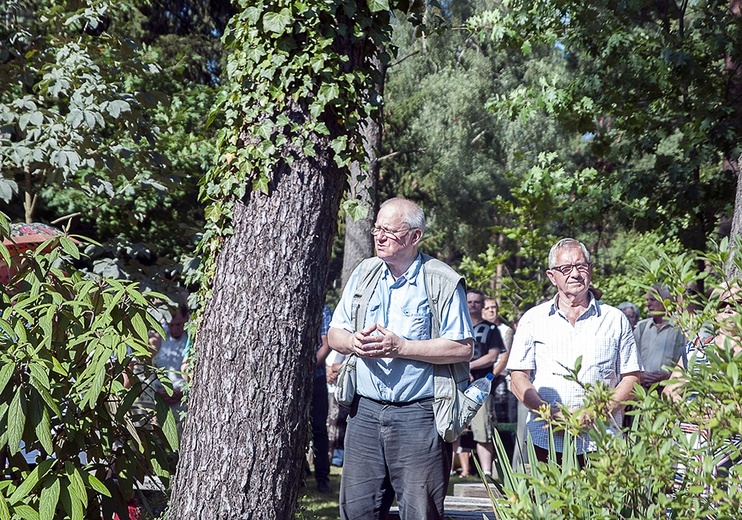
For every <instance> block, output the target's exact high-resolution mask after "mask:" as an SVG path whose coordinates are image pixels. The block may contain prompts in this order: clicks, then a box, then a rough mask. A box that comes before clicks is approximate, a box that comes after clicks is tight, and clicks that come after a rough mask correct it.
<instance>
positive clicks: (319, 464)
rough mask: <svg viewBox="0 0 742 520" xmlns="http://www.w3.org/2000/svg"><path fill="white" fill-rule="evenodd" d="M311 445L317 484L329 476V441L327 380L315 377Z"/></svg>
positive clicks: (325, 480) (326, 479)
mask: <svg viewBox="0 0 742 520" xmlns="http://www.w3.org/2000/svg"><path fill="white" fill-rule="evenodd" d="M312 445H313V446H314V478H315V480H316V481H317V483H318V484H319V483H320V482H327V481H328V479H329V477H330V458H329V456H328V452H329V449H330V448H329V442H328V440H327V381H326V380H325V377H324V376H322V377H315V378H314V386H313V388H312Z"/></svg>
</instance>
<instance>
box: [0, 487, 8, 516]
mask: <svg viewBox="0 0 742 520" xmlns="http://www.w3.org/2000/svg"><path fill="white" fill-rule="evenodd" d="M0 520H10V510H9V509H8V502H7V501H6V500H5V497H4V496H3V495H2V493H0Z"/></svg>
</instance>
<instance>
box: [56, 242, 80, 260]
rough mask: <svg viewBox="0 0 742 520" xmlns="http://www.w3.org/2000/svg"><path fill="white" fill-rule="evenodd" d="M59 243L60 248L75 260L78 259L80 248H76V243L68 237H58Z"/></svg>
mask: <svg viewBox="0 0 742 520" xmlns="http://www.w3.org/2000/svg"><path fill="white" fill-rule="evenodd" d="M59 244H60V245H61V246H62V249H63V250H64V252H65V253H67V254H68V255H70V256H71V257H72V258H74V259H75V260H79V259H80V250H79V249H78V248H77V245H75V243H74V242H73V241H72V240H71V239H70V238H68V237H59Z"/></svg>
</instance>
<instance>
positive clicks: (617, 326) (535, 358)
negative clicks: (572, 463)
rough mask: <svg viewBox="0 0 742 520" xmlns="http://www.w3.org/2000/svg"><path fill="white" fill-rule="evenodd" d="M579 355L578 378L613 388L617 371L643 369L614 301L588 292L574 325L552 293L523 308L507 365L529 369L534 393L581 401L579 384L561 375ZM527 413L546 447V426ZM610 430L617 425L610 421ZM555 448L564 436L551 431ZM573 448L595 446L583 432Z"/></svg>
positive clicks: (573, 403)
mask: <svg viewBox="0 0 742 520" xmlns="http://www.w3.org/2000/svg"><path fill="white" fill-rule="evenodd" d="M580 356H582V368H581V369H580V372H579V373H578V378H579V380H580V381H581V382H583V383H596V382H598V381H602V382H604V383H605V384H606V385H608V386H609V387H610V388H615V387H616V386H617V385H618V383H619V381H620V380H621V376H622V374H627V373H630V372H636V371H640V370H642V366H641V361H640V359H639V355H638V353H637V348H636V342H635V341H634V334H633V332H632V331H631V325H630V324H629V321H628V319H627V318H626V316H625V315H624V314H623V312H621V311H619V310H618V309H616V308H615V307H611V306H610V305H606V304H604V303H602V302H600V301H598V300H595V299H594V298H593V297H592V295H591V296H590V305H589V306H588V308H587V310H586V311H585V312H584V313H583V314H582V315H581V316H580V317H579V318H578V319H577V321H576V322H575V325H574V326H572V324H571V323H570V322H569V320H568V319H567V317H566V316H565V315H564V314H563V313H562V312H561V311H560V310H559V309H558V307H557V303H556V298H554V299H552V300H550V301H548V302H545V303H542V304H541V305H538V306H536V307H534V308H533V309H531V310H529V311H528V312H526V313H525V314H524V315H523V317H522V318H521V320H520V322H519V323H518V329H517V331H516V333H515V337H514V338H513V346H512V350H511V352H510V359H509V362H508V369H510V370H530V371H531V375H532V380H533V385H534V386H535V387H536V391H538V393H539V395H540V396H541V397H542V398H543V399H544V400H545V401H546V402H548V403H550V404H563V405H565V406H567V407H568V408H579V407H580V406H581V405H582V399H583V397H584V394H585V392H584V390H583V389H582V387H580V385H578V384H577V383H575V382H572V381H567V380H566V379H565V378H564V376H565V375H566V374H567V373H568V369H572V368H574V367H575V363H576V362H577V359H578V358H579V357H580ZM614 417H615V419H616V424H618V425H620V424H621V421H622V417H621V412H620V411H617V412H615V414H614ZM543 425H544V423H543V422H542V421H540V420H537V418H536V416H535V415H534V414H533V413H529V415H528V431H529V433H530V435H531V438H532V439H533V443H534V444H535V445H536V446H540V447H542V448H545V449H548V447H549V430H548V429H546V428H543ZM609 429H610V430H611V432H612V433H615V434H618V433H619V432H618V429H617V428H615V427H614V426H613V425H610V426H609ZM554 442H555V447H556V449H557V451H562V446H563V442H564V436H563V434H562V433H561V432H555V433H554ZM577 449H578V453H584V452H585V451H592V450H594V449H595V447H594V446H593V445H592V443H591V442H590V441H589V439H588V438H587V436H585V437H582V438H580V439H578V440H577Z"/></svg>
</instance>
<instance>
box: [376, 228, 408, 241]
mask: <svg viewBox="0 0 742 520" xmlns="http://www.w3.org/2000/svg"><path fill="white" fill-rule="evenodd" d="M413 229H415V228H407V229H389V228H387V227H384V226H374V228H373V229H372V230H371V234H372V235H373V236H376V235H380V234H383V235H384V236H385V237H391V238H393V239H395V240H398V239H399V233H402V234H404V233H408V232H410V231H412V230H413Z"/></svg>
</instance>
